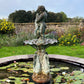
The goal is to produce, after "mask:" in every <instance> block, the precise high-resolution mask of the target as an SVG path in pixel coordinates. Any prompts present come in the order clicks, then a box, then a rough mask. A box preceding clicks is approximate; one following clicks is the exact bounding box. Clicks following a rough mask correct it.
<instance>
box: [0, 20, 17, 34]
mask: <svg viewBox="0 0 84 84" xmlns="http://www.w3.org/2000/svg"><path fill="white" fill-rule="evenodd" d="M14 29H15V26H14V24H13V23H12V22H8V21H6V20H5V19H3V20H1V21H0V33H2V34H6V33H8V34H9V33H13V32H14Z"/></svg>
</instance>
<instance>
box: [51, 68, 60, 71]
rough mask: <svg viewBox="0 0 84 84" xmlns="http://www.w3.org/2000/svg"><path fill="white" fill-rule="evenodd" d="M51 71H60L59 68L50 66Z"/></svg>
mask: <svg viewBox="0 0 84 84" xmlns="http://www.w3.org/2000/svg"><path fill="white" fill-rule="evenodd" d="M50 70H51V71H60V68H52V69H50Z"/></svg>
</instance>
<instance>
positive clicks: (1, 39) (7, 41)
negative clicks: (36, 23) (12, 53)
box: [0, 32, 35, 47]
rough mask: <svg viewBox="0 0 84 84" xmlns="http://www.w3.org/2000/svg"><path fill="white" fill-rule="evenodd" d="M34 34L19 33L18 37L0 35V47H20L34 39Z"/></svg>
mask: <svg viewBox="0 0 84 84" xmlns="http://www.w3.org/2000/svg"><path fill="white" fill-rule="evenodd" d="M34 38H35V36H34V35H33V33H32V34H31V33H24V32H21V33H18V34H17V35H10V36H9V35H7V34H4V35H1V34H0V47H2V46H20V45H23V41H25V40H29V39H34Z"/></svg>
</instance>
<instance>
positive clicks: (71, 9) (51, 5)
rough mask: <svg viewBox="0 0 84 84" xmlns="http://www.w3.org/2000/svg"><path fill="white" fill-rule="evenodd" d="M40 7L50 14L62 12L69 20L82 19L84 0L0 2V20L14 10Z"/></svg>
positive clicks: (7, 0)
mask: <svg viewBox="0 0 84 84" xmlns="http://www.w3.org/2000/svg"><path fill="white" fill-rule="evenodd" d="M40 5H43V6H45V8H46V10H48V11H51V12H55V13H58V12H61V11H63V12H64V13H65V14H66V15H67V16H68V17H70V18H73V17H76V16H79V17H84V9H83V8H84V0H0V19H2V18H8V16H9V14H10V13H13V12H15V11H16V10H25V11H29V10H31V11H33V10H36V9H37V8H38V6H40Z"/></svg>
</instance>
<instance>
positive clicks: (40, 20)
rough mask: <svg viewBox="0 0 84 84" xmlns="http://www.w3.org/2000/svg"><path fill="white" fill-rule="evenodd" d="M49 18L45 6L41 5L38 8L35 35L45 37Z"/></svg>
mask: <svg viewBox="0 0 84 84" xmlns="http://www.w3.org/2000/svg"><path fill="white" fill-rule="evenodd" d="M46 19H47V13H46V11H45V7H44V6H39V7H38V9H37V14H36V19H35V36H36V37H37V38H38V39H39V38H44V34H45V29H46V24H45V21H46Z"/></svg>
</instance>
